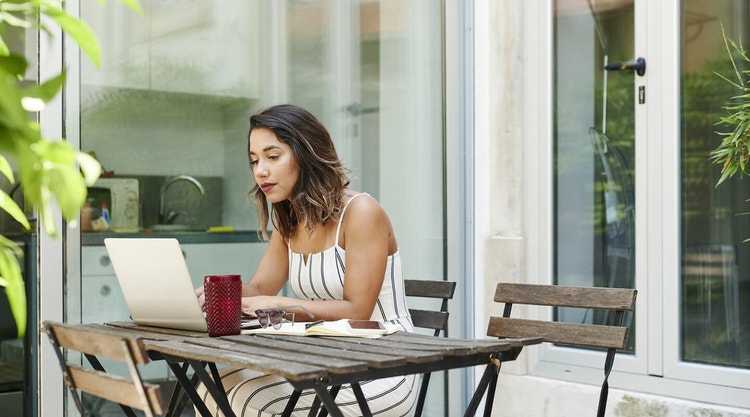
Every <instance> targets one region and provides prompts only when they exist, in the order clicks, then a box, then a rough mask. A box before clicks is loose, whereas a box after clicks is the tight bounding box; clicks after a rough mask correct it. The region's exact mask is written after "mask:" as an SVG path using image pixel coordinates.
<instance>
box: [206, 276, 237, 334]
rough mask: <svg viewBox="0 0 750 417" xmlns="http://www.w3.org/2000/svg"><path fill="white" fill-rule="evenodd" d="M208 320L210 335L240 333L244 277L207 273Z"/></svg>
mask: <svg viewBox="0 0 750 417" xmlns="http://www.w3.org/2000/svg"><path fill="white" fill-rule="evenodd" d="M203 290H204V293H205V296H206V321H207V324H208V335H209V336H226V335H233V334H240V315H241V314H240V313H241V306H242V278H241V277H240V275H206V276H205V277H204V278H203Z"/></svg>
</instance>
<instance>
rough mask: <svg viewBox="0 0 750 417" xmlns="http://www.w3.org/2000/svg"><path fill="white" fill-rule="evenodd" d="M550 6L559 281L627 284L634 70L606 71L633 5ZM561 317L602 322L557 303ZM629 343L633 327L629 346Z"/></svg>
mask: <svg viewBox="0 0 750 417" xmlns="http://www.w3.org/2000/svg"><path fill="white" fill-rule="evenodd" d="M555 7H556V9H555V15H554V65H553V68H554V78H553V79H554V93H553V94H554V121H553V123H554V144H553V149H554V164H555V165H554V189H555V191H554V251H555V254H554V274H555V283H557V284H561V285H575V286H602V287H621V288H633V286H634V285H635V279H634V278H635V222H634V220H635V219H634V215H635V189H634V179H635V170H634V166H635V165H634V155H635V153H634V150H635V146H634V145H635V113H634V106H633V100H634V93H633V91H634V89H633V78H634V77H635V76H636V75H635V73H634V72H631V71H612V72H610V71H607V70H605V66H606V65H607V64H610V63H614V62H623V61H628V60H631V59H632V58H633V54H634V45H633V40H634V38H633V18H634V17H633V3H632V2H619V3H617V2H605V3H603V5H600V4H599V3H593V4H592V3H591V2H587V1H585V0H580V1H557V2H556V3H555ZM557 317H558V319H559V320H561V321H569V322H592V321H597V322H602V321H603V320H607V318H606V317H603V316H602V317H599V316H592V315H591V314H589V313H588V312H585V311H576V310H571V309H558V311H557ZM626 320H629V321H632V319H631V318H627V319H626ZM634 346H635V331H633V329H631V332H630V336H629V338H628V347H629V348H628V349H629V350H630V351H632V350H633V347H634Z"/></svg>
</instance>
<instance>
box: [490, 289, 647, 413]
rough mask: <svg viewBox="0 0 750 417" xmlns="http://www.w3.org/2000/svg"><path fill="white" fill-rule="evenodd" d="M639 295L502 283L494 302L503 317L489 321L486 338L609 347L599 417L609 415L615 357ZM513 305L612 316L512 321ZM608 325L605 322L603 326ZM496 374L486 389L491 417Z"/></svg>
mask: <svg viewBox="0 0 750 417" xmlns="http://www.w3.org/2000/svg"><path fill="white" fill-rule="evenodd" d="M637 294H638V291H636V290H634V289H624V288H603V287H569V286H560V285H532V284H506V283H500V284H498V285H497V288H496V289H495V302H498V303H504V305H505V307H504V311H503V317H490V323H489V326H488V328H487V335H488V336H494V337H499V338H522V337H539V336H541V337H543V338H544V341H545V342H549V343H558V344H563V345H569V346H579V347H593V348H604V349H607V356H606V359H605V362H604V382H603V383H602V387H601V391H600V393H599V408H598V412H597V416H598V417H603V416H604V411H605V409H606V407H607V394H608V391H609V384H608V382H607V379H608V378H609V374H610V372H611V371H612V364H613V363H614V360H615V353H616V352H617V350H618V349H624V348H625V344H626V342H627V339H628V327H626V326H625V325H624V323H623V318H624V316H625V312H628V311H634V310H635V299H636V296H637ZM513 304H528V305H540V306H552V307H572V308H580V309H591V310H595V311H596V310H599V311H605V312H610V313H614V314H607V315H603V316H602V317H604V318H605V319H606V320H592V322H591V323H565V322H558V321H548V320H525V319H518V318H510V312H511V308H512V307H513ZM599 321H606V323H598V322H599ZM497 368H498V369H497V370H496V372H494V373H493V374H486V375H491V380H490V382H489V388H488V390H487V401H486V403H485V413H484V415H485V416H487V417H489V415H490V412H491V410H492V401H493V397H494V393H495V387H496V384H497V376H498V374H497V371H499V365H498V366H497Z"/></svg>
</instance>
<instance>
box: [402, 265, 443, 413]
mask: <svg viewBox="0 0 750 417" xmlns="http://www.w3.org/2000/svg"><path fill="white" fill-rule="evenodd" d="M404 284H405V286H406V287H405V289H406V296H407V297H419V298H433V299H441V300H442V302H441V304H440V310H437V311H436V310H420V309H413V308H410V309H409V314H410V315H411V321H412V323H414V326H415V327H417V328H421V329H431V330H434V333H433V335H434V336H439V335H440V332H445V330H446V329H447V328H448V300H450V299H452V298H453V293H454V292H455V290H456V283H455V282H453V281H428V280H414V279H406V280H404ZM429 383H430V373H429V372H428V373H425V374H424V375H423V376H422V385H421V386H420V387H419V397H418V398H417V408H416V411H415V413H414V416H415V417H419V416H421V415H422V409H423V408H424V402H425V397H426V396H427V387H428V385H429Z"/></svg>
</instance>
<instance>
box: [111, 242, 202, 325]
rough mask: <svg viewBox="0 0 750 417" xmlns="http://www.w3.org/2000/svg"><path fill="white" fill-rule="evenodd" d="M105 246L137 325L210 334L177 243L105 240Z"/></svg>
mask: <svg viewBox="0 0 750 417" xmlns="http://www.w3.org/2000/svg"><path fill="white" fill-rule="evenodd" d="M104 246H106V248H107V252H108V253H109V258H110V259H111V261H112V267H113V268H114V270H115V274H116V275H117V280H118V282H119V283H120V289H121V290H122V294H123V296H124V297H125V302H126V303H127V305H128V309H129V310H130V316H131V318H132V319H133V321H134V322H136V323H138V324H143V325H148V326H158V327H168V328H172V329H182V330H192V331H198V332H206V331H208V329H207V328H206V319H205V318H204V316H203V311H202V310H201V308H200V305H199V304H198V299H197V298H196V297H195V288H193V284H192V281H191V280H190V273H189V272H188V268H187V264H186V263H185V258H184V257H183V255H182V250H181V249H180V244H179V242H178V241H177V239H174V238H106V239H104Z"/></svg>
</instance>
